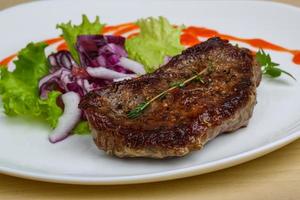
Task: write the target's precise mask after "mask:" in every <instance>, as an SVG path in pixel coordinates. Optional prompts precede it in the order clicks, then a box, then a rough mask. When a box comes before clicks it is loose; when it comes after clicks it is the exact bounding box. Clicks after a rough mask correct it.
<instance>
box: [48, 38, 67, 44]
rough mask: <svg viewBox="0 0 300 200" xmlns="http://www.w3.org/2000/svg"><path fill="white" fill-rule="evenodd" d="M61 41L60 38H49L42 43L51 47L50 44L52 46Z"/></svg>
mask: <svg viewBox="0 0 300 200" xmlns="http://www.w3.org/2000/svg"><path fill="white" fill-rule="evenodd" d="M62 40H63V38H62V37H57V38H51V39H48V40H44V42H45V43H46V44H48V45H51V44H54V43H56V42H59V41H62Z"/></svg>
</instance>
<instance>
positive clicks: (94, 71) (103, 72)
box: [86, 67, 137, 80]
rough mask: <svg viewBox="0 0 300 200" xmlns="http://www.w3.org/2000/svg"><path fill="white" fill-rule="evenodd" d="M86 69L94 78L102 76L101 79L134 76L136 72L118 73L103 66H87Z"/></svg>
mask: <svg viewBox="0 0 300 200" xmlns="http://www.w3.org/2000/svg"><path fill="white" fill-rule="evenodd" d="M86 71H87V72H88V74H89V75H90V76H91V77H95V78H102V79H108V80H113V79H118V78H125V77H136V76H137V75H136V74H123V73H119V72H116V71H113V70H110V69H107V68H105V67H95V68H93V67H88V68H86Z"/></svg>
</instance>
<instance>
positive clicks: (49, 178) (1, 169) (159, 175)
mask: <svg viewBox="0 0 300 200" xmlns="http://www.w3.org/2000/svg"><path fill="white" fill-rule="evenodd" d="M60 1H70V0H60ZM92 1H93V0H92ZM128 1H131V2H134V1H137V0H128ZM154 1H156V2H161V1H158V0H154ZM170 1H172V0H164V1H162V2H163V3H165V2H170ZM182 1H183V0H178V1H172V3H178V2H179V3H180V2H182ZM188 1H189V2H199V1H197V0H188ZM217 1H222V0H217ZM49 2H50V0H44V1H31V2H25V3H21V4H18V5H15V6H12V7H8V8H5V9H2V10H1V11H0V14H3V13H5V12H7V11H13V10H15V9H17V8H21V7H30V6H31V4H43V3H49ZM52 2H53V1H52ZM99 2H101V1H99ZM202 2H211V1H209V0H204V1H202ZM222 2H224V1H222ZM226 2H231V3H236V2H237V1H234V0H226ZM243 2H247V3H261V4H273V5H275V6H283V7H286V8H288V9H296V10H297V11H299V12H300V8H299V7H296V6H294V5H290V4H285V3H283V2H274V1H260V0H255V1H251V0H245V1H243ZM199 3H201V2H199ZM299 138H300V131H297V132H293V133H291V134H289V135H287V136H284V137H282V138H279V139H276V140H275V141H273V142H270V143H267V144H265V145H263V146H260V147H258V148H255V149H251V150H248V151H245V152H243V153H239V154H236V155H233V156H229V157H225V158H222V159H219V160H215V161H211V162H208V163H205V164H202V165H197V166H191V167H184V168H181V169H174V170H168V171H163V172H155V173H148V174H141V175H129V176H117V177H99V176H96V177H84V176H78V175H56V174H51V173H43V172H32V171H28V170H24V169H18V168H14V167H5V166H1V165H0V173H1V174H6V175H10V176H14V177H19V178H25V179H30V180H37V181H44V182H52V183H66V184H77V185H123V184H137V183H149V182H156V181H167V180H174V179H179V178H185V177H191V176H195V175H201V174H204V173H209V172H213V171H218V170H221V169H225V168H229V167H232V166H235V165H239V164H242V163H245V162H247V161H250V160H253V159H255V158H258V157H261V156H263V155H266V154H268V153H270V152H272V151H275V150H277V149H279V148H281V147H283V146H285V145H287V144H289V143H291V142H293V141H295V140H297V139H299Z"/></svg>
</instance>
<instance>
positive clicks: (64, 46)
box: [56, 42, 69, 51]
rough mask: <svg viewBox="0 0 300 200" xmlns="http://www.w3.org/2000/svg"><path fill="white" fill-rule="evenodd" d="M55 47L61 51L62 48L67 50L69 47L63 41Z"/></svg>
mask: <svg viewBox="0 0 300 200" xmlns="http://www.w3.org/2000/svg"><path fill="white" fill-rule="evenodd" d="M56 49H57V51H62V50H68V49H69V48H68V45H67V43H65V42H63V43H61V44H60V45H58V47H57V48H56Z"/></svg>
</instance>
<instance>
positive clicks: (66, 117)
mask: <svg viewBox="0 0 300 200" xmlns="http://www.w3.org/2000/svg"><path fill="white" fill-rule="evenodd" d="M62 101H63V103H64V113H63V114H62V115H61V116H60V118H59V119H58V124H57V127H56V128H55V129H54V130H53V132H52V134H51V135H50V136H49V141H50V142H51V143H56V142H59V141H62V140H64V139H65V138H67V137H68V136H69V135H70V132H71V131H72V129H73V128H74V127H75V125H76V124H77V123H78V122H79V120H80V117H81V110H80V109H79V108H78V104H79V102H80V96H79V95H78V94H77V93H75V92H67V93H65V94H63V95H62Z"/></svg>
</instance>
